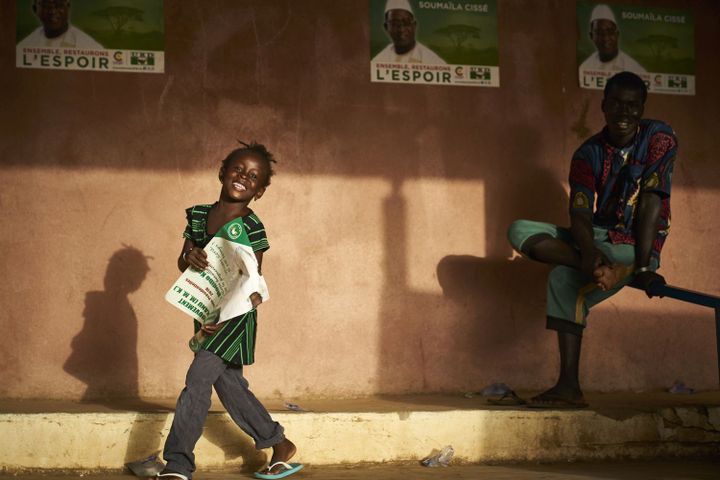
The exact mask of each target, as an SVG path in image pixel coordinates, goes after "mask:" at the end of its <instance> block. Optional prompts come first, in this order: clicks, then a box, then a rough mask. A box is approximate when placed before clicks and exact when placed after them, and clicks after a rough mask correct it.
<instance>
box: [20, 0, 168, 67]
mask: <svg viewBox="0 0 720 480" xmlns="http://www.w3.org/2000/svg"><path fill="white" fill-rule="evenodd" d="M15 1H16V12H17V14H16V22H15V24H16V28H15V38H16V47H15V65H16V66H17V67H18V68H43V69H51V70H94V71H102V72H146V73H163V72H164V71H165V52H164V50H165V24H164V18H163V0H72V2H71V1H70V0H15Z"/></svg>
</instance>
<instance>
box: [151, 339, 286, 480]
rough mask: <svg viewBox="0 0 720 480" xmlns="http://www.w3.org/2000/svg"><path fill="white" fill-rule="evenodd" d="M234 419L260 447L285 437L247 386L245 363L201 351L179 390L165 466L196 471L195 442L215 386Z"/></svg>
mask: <svg viewBox="0 0 720 480" xmlns="http://www.w3.org/2000/svg"><path fill="white" fill-rule="evenodd" d="M213 386H214V387H215V391H216V392H217V394H218V397H219V398H220V401H221V402H222V404H223V406H224V407H225V409H226V410H227V412H228V413H229V414H230V417H231V418H232V419H233V421H234V422H235V423H236V424H237V425H238V426H239V427H240V428H241V429H242V430H243V432H245V433H247V434H248V435H250V436H251V437H252V438H253V440H255V447H256V448H257V449H258V450H260V449H263V448H269V447H272V446H273V445H276V444H278V443H280V442H282V441H283V440H284V439H285V435H284V434H283V431H284V430H283V427H282V426H281V425H280V424H279V423H277V422H275V421H273V419H272V418H270V414H269V413H268V411H267V410H266V409H265V407H264V406H263V405H262V404H261V403H260V402H259V401H258V399H257V398H255V395H253V393H252V392H251V391H250V390H249V389H248V382H247V380H245V378H244V377H243V374H242V366H239V365H232V364H229V363H227V362H226V361H225V360H223V359H222V358H220V357H219V356H217V355H215V354H214V353H210V352H207V351H205V350H200V351H199V352H198V353H197V354H196V355H195V359H194V360H193V362H192V364H190V368H189V369H188V373H187V377H186V378H185V388H184V389H183V391H182V392H181V393H180V398H178V401H177V406H176V407H175V418H174V419H173V423H172V427H171V428H170V433H169V434H168V437H167V439H166V440H165V449H164V450H163V458H164V459H165V461H166V462H167V466H166V469H167V470H171V471H173V472H177V473H181V474H183V475H185V476H187V477H188V478H191V477H192V472H194V471H195V454H194V453H193V450H194V449H195V444H196V443H197V441H198V440H199V439H200V435H202V430H203V425H204V424H205V418H206V417H207V414H208V410H210V397H211V395H212V387H213Z"/></svg>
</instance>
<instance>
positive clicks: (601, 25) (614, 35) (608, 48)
mask: <svg viewBox="0 0 720 480" xmlns="http://www.w3.org/2000/svg"><path fill="white" fill-rule="evenodd" d="M619 39H620V30H618V27H617V22H616V21H615V15H614V14H613V12H612V10H610V7H608V6H607V5H602V4H601V5H596V6H595V8H593V11H592V14H590V40H592V42H593V43H594V44H595V48H597V51H598V56H599V57H600V61H601V62H609V61H611V60H612V59H613V58H615V57H617V54H618V51H619V47H618V40H619Z"/></svg>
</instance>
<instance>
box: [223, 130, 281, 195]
mask: <svg viewBox="0 0 720 480" xmlns="http://www.w3.org/2000/svg"><path fill="white" fill-rule="evenodd" d="M238 143H240V144H241V145H242V147H240V148H236V149H235V150H233V151H232V152H230V153H229V154H228V156H227V157H225V160H223V161H222V166H223V168H227V164H228V162H230V161H231V160H232V159H234V158H237V157H239V156H240V155H245V154H251V155H255V156H256V157H258V158H260V159H261V160H262V161H264V162H265V165H266V166H267V172H268V176H267V182H266V183H265V185H263V186H264V187H267V186H268V185H270V177H272V176H273V175H275V170H273V168H272V164H273V163H277V161H276V160H275V157H274V156H273V154H272V153H270V152H269V151H268V149H267V147H265V145H263V144H262V143H257V142H256V141H255V140H253V141H252V142H250V143H245V142H243V141H242V140H238Z"/></svg>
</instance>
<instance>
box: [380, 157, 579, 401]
mask: <svg viewBox="0 0 720 480" xmlns="http://www.w3.org/2000/svg"><path fill="white" fill-rule="evenodd" d="M401 185H402V182H401V181H400V180H398V181H396V182H394V183H393V190H392V192H391V193H390V195H389V196H388V197H387V198H386V199H385V202H384V204H383V209H384V217H385V221H384V241H385V260H384V269H385V273H386V275H385V282H386V288H384V289H383V291H386V292H389V293H388V294H387V295H386V296H385V297H384V298H383V300H382V306H381V310H380V318H381V321H382V322H383V332H382V337H381V341H380V343H381V349H380V351H381V361H380V362H379V364H378V365H379V390H380V391H381V392H384V393H404V392H417V393H430V392H441V391H445V392H453V391H454V392H459V391H477V390H479V389H481V388H482V387H483V386H485V385H486V384H489V383H492V382H498V381H503V382H506V383H509V384H518V383H520V382H524V380H523V379H525V378H527V373H525V372H527V371H528V369H534V368H538V367H537V363H538V362H537V358H538V357H542V356H543V355H544V354H546V353H545V350H546V349H547V346H548V344H549V342H550V341H551V340H552V337H551V336H547V335H546V332H545V321H544V319H545V285H546V279H547V273H548V270H549V269H548V267H547V266H546V265H542V264H540V263H537V262H531V261H528V260H526V259H524V258H520V257H516V258H512V248H511V247H510V245H509V243H508V240H507V238H506V231H507V227H508V226H509V224H510V223H511V222H512V221H513V220H515V219H516V218H534V219H538V220H546V221H557V219H558V218H562V213H563V211H565V210H566V208H567V194H566V193H565V190H564V188H563V186H562V184H561V183H560V182H558V180H557V179H556V176H554V175H553V173H552V172H550V171H549V170H546V169H540V168H534V169H532V171H530V172H528V171H527V170H526V171H525V174H524V175H522V176H521V177H517V178H514V181H512V182H508V183H507V184H505V185H501V186H494V187H492V188H487V189H486V194H487V195H488V196H487V198H486V204H487V210H488V212H486V214H485V219H486V231H487V234H486V251H487V256H486V257H485V258H480V257H475V256H470V255H462V254H458V255H448V256H446V257H444V258H442V259H439V261H438V265H437V269H436V275H437V280H438V283H439V285H440V287H441V288H442V295H437V294H432V293H424V292H418V291H415V290H413V289H412V288H411V287H409V286H408V285H407V270H408V259H407V251H408V249H407V244H408V242H409V241H410V239H408V238H407V233H406V232H407V231H408V225H407V218H408V215H407V212H406V210H407V208H408V207H407V204H408V203H407V200H406V199H405V198H404V197H403V196H402V193H401ZM493 192H494V193H493ZM495 195H498V196H495ZM492 198H504V199H512V200H511V201H510V202H505V203H504V204H503V205H500V206H498V205H493V204H492ZM472 215H473V213H472V212H468V216H467V221H468V222H472V221H473V220H472ZM478 215H482V213H480V212H479V213H478ZM457 228H460V229H461V228H462V225H458V226H457ZM431 234H432V235H437V236H438V241H442V236H443V235H452V232H437V231H436V232H433V233H431ZM543 363H544V364H547V366H546V365H542V367H541V368H546V369H547V368H552V367H553V362H552V361H551V362H548V361H544V362H543ZM513 372H520V375H522V376H521V377H518V378H514V374H513ZM545 374H546V375H549V372H545ZM537 378H538V380H536V381H537V382H543V381H544V380H543V378H542V372H540V371H538V376H537ZM547 381H549V377H548V380H547ZM521 386H522V387H524V388H527V387H529V386H530V387H532V386H534V385H521ZM519 387H520V385H519V386H518V387H516V388H519ZM535 387H536V388H539V386H535Z"/></svg>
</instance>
